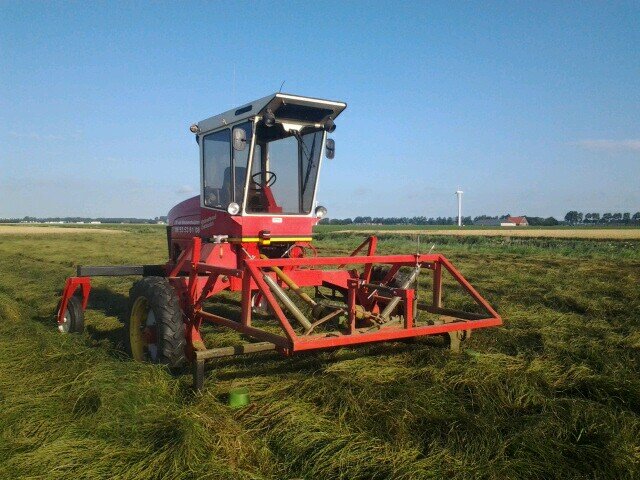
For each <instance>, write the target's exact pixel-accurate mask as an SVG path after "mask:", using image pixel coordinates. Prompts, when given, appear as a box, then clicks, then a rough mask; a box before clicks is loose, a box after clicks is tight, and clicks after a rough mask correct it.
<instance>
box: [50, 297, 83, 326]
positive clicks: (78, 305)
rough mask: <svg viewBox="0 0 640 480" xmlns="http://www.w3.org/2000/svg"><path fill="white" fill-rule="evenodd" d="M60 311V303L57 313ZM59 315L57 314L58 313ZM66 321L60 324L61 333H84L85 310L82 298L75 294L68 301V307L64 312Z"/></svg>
mask: <svg viewBox="0 0 640 480" xmlns="http://www.w3.org/2000/svg"><path fill="white" fill-rule="evenodd" d="M58 311H60V304H58V308H57V309H56V313H57V312H58ZM56 316H57V315H56ZM64 319H65V323H64V324H59V325H58V331H60V332H61V333H82V332H84V310H83V309H82V298H81V297H79V296H78V295H74V296H73V297H71V298H70V299H69V300H68V301H67V308H66V309H65V314H64Z"/></svg>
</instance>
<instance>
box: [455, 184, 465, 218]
mask: <svg viewBox="0 0 640 480" xmlns="http://www.w3.org/2000/svg"><path fill="white" fill-rule="evenodd" d="M463 193H464V192H463V191H462V190H460V187H458V190H456V194H455V195H456V197H458V226H459V227H461V226H462V194H463Z"/></svg>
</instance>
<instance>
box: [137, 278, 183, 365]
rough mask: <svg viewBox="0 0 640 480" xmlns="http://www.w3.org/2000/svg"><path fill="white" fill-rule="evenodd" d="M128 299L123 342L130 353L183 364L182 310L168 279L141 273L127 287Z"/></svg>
mask: <svg viewBox="0 0 640 480" xmlns="http://www.w3.org/2000/svg"><path fill="white" fill-rule="evenodd" d="M129 300H130V308H129V316H128V317H127V322H126V324H125V327H126V332H127V334H128V335H127V339H128V341H127V342H125V343H126V345H127V350H128V352H129V354H130V355H131V357H132V358H133V359H134V360H136V361H139V362H142V361H148V362H152V363H160V364H163V365H167V366H169V367H171V368H178V367H182V366H183V365H185V364H186V363H187V358H186V353H185V347H186V339H185V332H184V322H183V321H182V310H181V309H180V301H179V299H178V295H177V294H176V291H175V290H174V289H173V287H172V286H171V284H170V283H169V281H168V280H167V279H166V278H164V277H145V278H143V279H142V280H140V281H138V282H136V283H135V284H134V285H133V287H131V290H130V292H129Z"/></svg>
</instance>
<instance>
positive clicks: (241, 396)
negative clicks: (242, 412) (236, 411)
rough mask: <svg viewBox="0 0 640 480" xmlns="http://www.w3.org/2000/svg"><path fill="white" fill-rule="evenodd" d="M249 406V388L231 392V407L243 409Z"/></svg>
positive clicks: (236, 389)
mask: <svg viewBox="0 0 640 480" xmlns="http://www.w3.org/2000/svg"><path fill="white" fill-rule="evenodd" d="M247 405H249V389H248V388H247V387H241V388H234V389H233V390H231V391H229V406H230V407H231V408H242V407H246V406H247Z"/></svg>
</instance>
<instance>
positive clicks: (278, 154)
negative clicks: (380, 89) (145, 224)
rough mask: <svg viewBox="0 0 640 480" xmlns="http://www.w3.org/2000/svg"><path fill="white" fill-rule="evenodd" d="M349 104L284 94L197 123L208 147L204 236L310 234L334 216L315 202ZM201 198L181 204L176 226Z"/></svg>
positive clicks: (174, 215) (173, 220) (204, 150)
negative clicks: (334, 134) (329, 136)
mask: <svg viewBox="0 0 640 480" xmlns="http://www.w3.org/2000/svg"><path fill="white" fill-rule="evenodd" d="M345 108H346V104H345V103H343V102H336V101H329V100H320V99H315V98H309V97H300V96H295V95H288V94H284V93H276V94H273V95H270V96H268V97H265V98H262V99H260V100H256V101H254V102H251V103H249V104H247V105H244V106H242V107H240V108H237V109H233V110H230V111H228V112H225V113H223V114H220V115H216V116H214V117H211V118H208V119H206V120H203V121H201V122H198V123H196V124H194V125H192V126H191V128H190V130H191V131H192V132H193V133H194V134H195V135H196V140H197V142H198V144H199V146H200V169H201V194H200V197H199V205H198V207H199V208H198V210H199V212H198V213H199V217H200V223H201V225H200V229H201V230H202V231H201V232H200V233H201V236H205V237H206V236H212V235H220V234H227V235H230V236H232V237H237V236H240V237H247V238H248V237H252V236H253V237H255V236H256V235H258V234H259V233H260V232H261V231H263V230H268V231H269V232H270V234H272V235H274V236H275V237H277V236H278V235H280V236H282V235H285V236H291V235H292V234H293V233H295V234H297V235H299V234H303V235H309V234H310V233H311V228H312V227H313V225H314V224H315V223H317V221H318V220H319V218H321V217H322V216H323V215H324V214H325V213H326V209H325V208H324V207H316V205H315V203H316V190H317V181H318V173H319V171H320V164H321V160H322V157H323V156H326V157H328V158H333V154H334V152H335V144H334V142H333V140H332V139H327V133H330V132H332V131H333V130H335V123H334V120H335V118H336V117H337V116H338V115H339V114H340V113H341V112H342V111H343V110H344V109H345ZM194 200H195V199H190V200H188V201H186V202H183V203H182V204H179V205H177V206H176V207H175V208H174V209H173V210H172V211H171V212H170V214H169V222H170V224H172V225H180V219H182V221H183V222H184V221H188V220H187V217H189V219H190V220H191V221H193V220H194V213H195V212H193V210H192V209H193V207H195V206H196V205H194V203H195V202H194ZM187 203H188V204H189V205H188V206H187ZM187 210H191V211H187ZM301 230H304V231H301ZM189 233H193V232H189Z"/></svg>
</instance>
